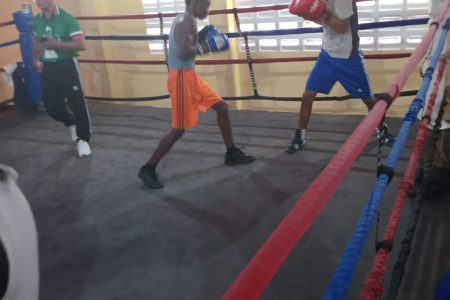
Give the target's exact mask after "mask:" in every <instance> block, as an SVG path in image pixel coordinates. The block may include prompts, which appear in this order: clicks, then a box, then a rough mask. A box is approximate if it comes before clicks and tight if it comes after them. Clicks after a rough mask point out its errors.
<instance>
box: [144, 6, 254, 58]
mask: <svg viewBox="0 0 450 300" xmlns="http://www.w3.org/2000/svg"><path fill="white" fill-rule="evenodd" d="M184 1H185V0H142V5H143V7H144V14H154V13H156V12H158V13H159V12H161V13H169V12H183V11H184V9H185V4H184ZM173 19H174V18H164V19H163V32H164V34H169V33H170V27H171V25H172V22H173ZM207 24H208V21H207V20H199V21H198V26H199V28H200V29H201V28H203V26H205V25H207ZM145 25H146V27H147V34H148V35H160V20H159V19H157V18H153V19H146V20H145ZM251 30H254V29H251ZM148 47H149V49H150V53H151V54H163V53H164V42H163V41H162V40H155V41H151V42H149V44H148Z"/></svg>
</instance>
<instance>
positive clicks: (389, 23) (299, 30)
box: [86, 18, 429, 41]
mask: <svg viewBox="0 0 450 300" xmlns="http://www.w3.org/2000/svg"><path fill="white" fill-rule="evenodd" d="M428 20H429V18H421V19H412V20H400V21H385V22H374V23H365V24H361V25H359V30H370V29H377V28H387V27H400V26H412V25H424V24H427V23H428ZM320 32H322V27H316V28H294V29H277V30H262V31H247V32H242V33H239V32H230V33H227V35H228V37H229V38H238V37H241V36H242V35H247V36H272V35H291V34H308V33H320ZM167 38H168V36H167V35H166V34H164V35H135V36H129V35H107V36H86V39H87V40H95V41H98V40H109V41H124V40H132V41H155V40H164V39H167Z"/></svg>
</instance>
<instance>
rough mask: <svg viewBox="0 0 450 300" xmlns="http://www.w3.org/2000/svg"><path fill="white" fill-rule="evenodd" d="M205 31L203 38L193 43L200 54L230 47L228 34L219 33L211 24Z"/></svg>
mask: <svg viewBox="0 0 450 300" xmlns="http://www.w3.org/2000/svg"><path fill="white" fill-rule="evenodd" d="M202 30H203V29H202ZM205 31H206V33H205V39H204V40H200V39H199V41H198V42H197V43H196V44H195V46H196V47H197V49H198V52H199V53H200V54H201V55H204V54H206V53H208V52H218V51H226V50H228V49H230V42H229V41H228V36H227V35H226V34H224V33H221V32H220V31H218V30H217V29H216V28H214V27H213V26H212V28H211V27H209V29H207V30H205Z"/></svg>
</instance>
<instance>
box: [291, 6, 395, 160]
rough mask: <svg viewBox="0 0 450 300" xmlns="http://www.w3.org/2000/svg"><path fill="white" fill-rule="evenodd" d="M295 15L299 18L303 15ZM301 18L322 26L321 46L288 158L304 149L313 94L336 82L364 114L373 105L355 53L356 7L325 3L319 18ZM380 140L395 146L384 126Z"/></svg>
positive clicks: (359, 56)
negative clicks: (357, 100) (363, 107)
mask: <svg viewBox="0 0 450 300" xmlns="http://www.w3.org/2000/svg"><path fill="white" fill-rule="evenodd" d="M305 1H310V0H305ZM310 6H311V5H305V6H304V7H310ZM299 9H300V10H301V9H302V8H299ZM297 13H298V15H300V16H302V13H303V12H301V11H298V12H297ZM304 17H305V18H307V19H310V20H312V21H314V22H316V23H318V24H321V25H322V26H323V42H322V49H321V51H320V55H319V57H318V59H317V61H316V64H315V65H314V68H313V70H312V71H311V74H310V76H309V78H308V81H307V83H306V89H305V92H304V93H303V101H302V104H301V107H300V115H299V123H298V128H297V129H296V131H295V136H294V138H293V140H292V142H291V143H290V145H289V146H288V147H287V148H286V152H287V153H289V154H292V153H295V152H296V151H297V150H299V149H301V148H303V147H304V146H305V145H306V141H307V138H306V127H307V126H308V122H309V119H310V117H311V112H312V104H313V101H314V99H315V97H316V95H317V93H323V94H328V93H329V92H330V91H331V89H332V88H333V86H334V84H335V83H336V82H339V83H341V85H342V86H343V87H344V88H345V90H346V91H347V92H348V93H349V94H350V95H351V96H352V97H355V98H361V99H362V101H363V102H364V104H365V105H366V106H367V109H368V110H370V109H371V108H372V107H373V105H374V104H375V99H374V97H373V94H372V91H371V87H370V84H369V79H368V76H367V71H366V65H365V62H364V58H363V56H362V54H361V52H360V51H359V36H358V12H357V8H356V3H355V2H354V1H349V0H329V1H327V4H326V6H325V8H324V10H323V11H321V12H320V14H318V15H317V16H311V15H308V16H304ZM315 17H317V19H314V18H315ZM384 126H385V125H384ZM383 139H384V143H385V144H386V145H393V143H394V142H395V137H394V136H392V135H391V134H390V133H389V132H387V126H385V128H384V135H383Z"/></svg>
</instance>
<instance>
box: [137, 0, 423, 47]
mask: <svg viewBox="0 0 450 300" xmlns="http://www.w3.org/2000/svg"><path fill="white" fill-rule="evenodd" d="M184 1H185V0H142V4H143V7H144V13H146V14H151V13H155V12H162V13H165V12H182V11H184V8H185V4H184ZM289 3H290V2H289V1H286V0H236V5H237V7H252V6H262V5H274V4H289ZM357 5H358V16H359V23H360V24H363V23H373V22H384V21H399V20H409V19H415V18H427V17H428V0H378V1H363V2H358V4H357ZM239 19H240V23H241V30H242V31H256V30H258V31H259V30H277V29H292V28H313V27H319V25H318V24H316V23H314V22H311V21H307V20H303V19H302V18H299V17H297V16H293V15H291V14H290V13H289V12H288V11H287V9H286V10H280V11H264V12H257V13H245V14H239ZM172 21H173V18H164V24H163V31H164V33H165V34H169V32H170V26H171V23H172ZM145 23H146V26H147V34H149V35H159V34H160V24H159V19H147V20H146V21H145ZM207 24H208V21H207V20H203V21H199V23H198V25H199V29H200V28H202V27H203V26H205V25H207ZM427 28H428V27H427V26H426V25H418V26H404V27H392V28H380V29H372V30H361V31H360V32H359V36H360V39H361V40H360V48H361V49H362V50H409V49H415V48H416V47H417V45H418V44H419V43H420V41H421V38H422V36H423V35H424V34H425V33H426V31H427ZM321 44H322V34H321V33H313V34H303V35H279V36H275V35H274V36H261V37H254V36H250V37H249V48H250V51H252V52H258V51H319V50H320V47H321ZM149 49H150V53H152V54H161V53H163V51H164V44H163V41H151V42H150V43H149ZM239 50H240V51H242V52H244V51H245V44H244V40H243V39H240V41H239Z"/></svg>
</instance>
